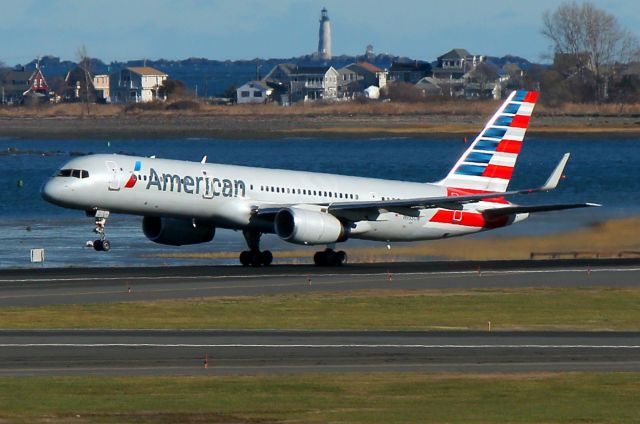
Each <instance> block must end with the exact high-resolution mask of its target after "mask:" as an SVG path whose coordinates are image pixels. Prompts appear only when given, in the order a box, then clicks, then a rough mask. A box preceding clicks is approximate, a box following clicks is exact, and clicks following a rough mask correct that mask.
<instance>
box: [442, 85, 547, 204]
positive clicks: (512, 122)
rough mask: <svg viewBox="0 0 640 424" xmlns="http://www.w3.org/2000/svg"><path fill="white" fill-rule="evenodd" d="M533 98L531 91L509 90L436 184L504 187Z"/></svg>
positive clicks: (465, 187) (479, 188)
mask: <svg viewBox="0 0 640 424" xmlns="http://www.w3.org/2000/svg"><path fill="white" fill-rule="evenodd" d="M536 100H538V93H537V92H535V91H514V92H512V93H511V94H510V95H509V97H508V98H507V100H505V102H504V103H503V104H502V106H500V109H498V111H497V112H496V113H495V115H493V117H492V118H491V119H490V120H489V122H487V125H485V127H484V129H483V130H482V132H480V134H479V135H478V136H477V137H476V139H475V140H474V141H473V143H472V144H471V146H470V147H469V148H468V149H467V151H466V152H464V154H463V155H462V156H461V157H460V159H459V160H458V162H457V163H456V164H455V166H454V167H453V168H452V169H451V171H450V172H449V174H448V175H447V176H446V177H445V179H443V180H442V181H440V182H438V184H440V185H444V186H446V187H449V188H451V189H461V190H463V191H464V190H469V191H473V192H482V191H489V192H503V191H507V186H508V185H509V181H510V180H511V175H512V174H513V168H514V167H515V164H516V160H517V159H518V153H520V148H521V147H522V142H523V140H524V135H525V132H526V131H527V127H528V126H529V119H530V118H531V113H532V112H533V107H534V106H535V103H536Z"/></svg>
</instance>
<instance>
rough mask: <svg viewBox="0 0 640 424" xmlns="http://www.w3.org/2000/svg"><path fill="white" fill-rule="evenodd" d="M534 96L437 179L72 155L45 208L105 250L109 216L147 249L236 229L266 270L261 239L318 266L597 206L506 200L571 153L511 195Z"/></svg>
mask: <svg viewBox="0 0 640 424" xmlns="http://www.w3.org/2000/svg"><path fill="white" fill-rule="evenodd" d="M537 99H538V93H537V92H535V91H513V92H512V93H511V94H510V95H509V96H508V98H507V99H506V100H505V101H504V102H503V103H502V105H501V106H500V107H499V108H498V110H497V111H496V112H495V114H494V115H493V116H492V117H491V119H490V120H489V121H488V122H487V124H486V125H485V127H484V129H483V130H482V131H481V132H480V133H479V134H478V136H477V137H476V138H475V140H474V141H473V142H472V143H471V144H470V146H469V148H468V149H467V150H466V151H465V152H464V154H463V155H462V156H461V157H460V158H459V159H458V161H457V162H456V163H455V165H454V166H453V168H452V169H451V171H450V172H449V173H448V174H447V176H446V177H445V178H443V179H442V180H440V181H438V182H435V183H418V182H406V181H395V180H383V179H376V178H363V177H352V176H343V175H332V174H326V173H312V172H304V171H290V170H281V169H266V168H255V167H247V166H232V165H223V164H213V163H207V158H206V156H205V157H204V158H203V159H202V161H201V162H190V161H180V160H170V159H159V158H156V157H154V156H152V157H136V156H128V155H118V154H96V155H88V156H84V157H79V158H75V159H72V160H71V161H69V162H68V163H66V164H65V165H64V166H63V167H62V168H61V169H60V170H59V171H58V172H57V173H56V174H55V175H54V176H53V177H51V178H50V179H49V180H48V181H47V182H46V183H45V184H44V186H43V187H42V190H41V195H42V197H43V198H44V199H45V200H46V201H48V202H51V203H53V204H56V205H59V206H62V207H65V208H72V209H79V210H84V211H85V212H86V214H87V215H88V216H90V217H93V218H94V219H95V230H94V232H96V233H97V234H98V236H99V239H97V240H95V241H94V242H88V244H89V245H92V246H93V248H94V249H95V250H96V251H108V250H109V249H110V248H111V243H110V242H109V240H107V239H106V235H105V225H106V222H107V218H108V217H109V215H110V213H120V214H133V215H139V216H142V217H143V219H142V231H143V233H144V235H145V236H146V237H147V238H148V239H149V240H151V241H153V242H156V243H160V244H165V245H173V246H180V245H188V244H196V243H206V242H209V241H211V240H213V238H214V236H215V232H216V229H217V228H225V229H231V230H241V231H242V232H243V235H244V238H245V240H246V243H247V246H248V250H245V251H243V252H242V253H240V258H239V259H240V263H241V264H242V265H244V266H268V265H270V264H271V263H272V261H273V255H272V253H271V252H270V251H268V250H265V251H261V250H260V239H261V236H262V235H263V234H276V235H277V236H278V237H280V238H281V239H282V240H284V241H287V242H290V243H295V244H300V245H326V249H324V250H321V251H318V252H317V253H316V254H315V255H314V263H315V264H316V265H319V266H337V265H342V264H344V263H345V262H346V261H347V254H346V253H345V252H344V251H335V250H334V249H335V245H336V243H340V242H343V241H345V240H348V239H363V240H375V241H381V242H385V243H390V242H396V241H403V242H404V241H416V240H434V239H442V238H449V237H454V236H462V235H466V234H472V233H477V232H479V231H487V230H492V229H496V228H500V227H504V226H507V225H510V224H514V223H517V222H520V221H522V220H524V219H525V218H527V217H528V216H529V214H530V213H534V212H544V211H554V210H564V209H573V208H582V207H590V206H600V205H597V204H594V203H569V204H551V205H536V206H519V205H516V204H514V203H511V202H509V201H507V200H506V198H507V197H511V196H516V195H523V194H528V193H534V192H546V191H549V190H553V189H554V188H556V186H557V185H558V182H559V180H560V178H561V177H562V173H563V170H564V167H565V165H566V164H567V161H568V160H569V153H567V154H565V155H564V156H563V157H562V159H561V160H560V162H559V163H558V165H557V166H556V168H555V169H554V170H553V172H552V173H551V175H550V176H549V178H548V179H547V181H546V183H545V184H544V185H542V186H540V187H537V188H532V189H524V190H511V191H508V190H507V187H508V185H509V182H510V180H511V176H512V174H513V170H514V167H515V164H516V159H517V158H518V154H519V153H520V149H521V147H522V143H523V141H524V137H525V133H526V130H527V127H528V125H529V120H530V118H531V114H532V112H533V108H534V106H535V103H536V101H537Z"/></svg>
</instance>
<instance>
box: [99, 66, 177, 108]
mask: <svg viewBox="0 0 640 424" xmlns="http://www.w3.org/2000/svg"><path fill="white" fill-rule="evenodd" d="M168 77H169V76H168V75H167V74H166V73H164V72H162V71H159V70H157V69H154V68H151V67H148V66H139V67H138V66H132V67H127V68H124V69H122V70H121V71H120V72H116V73H115V74H113V75H111V76H110V81H109V92H110V97H111V101H112V102H114V103H126V102H135V103H139V102H150V101H154V100H162V101H164V100H166V96H165V95H164V93H163V90H162V87H163V86H162V83H163V82H164V81H165V80H166V79H167V78H168Z"/></svg>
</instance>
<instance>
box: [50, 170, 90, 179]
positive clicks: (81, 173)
mask: <svg viewBox="0 0 640 424" xmlns="http://www.w3.org/2000/svg"><path fill="white" fill-rule="evenodd" d="M56 177H74V178H89V171H86V170H84V169H61V170H60V171H58V173H57V174H56Z"/></svg>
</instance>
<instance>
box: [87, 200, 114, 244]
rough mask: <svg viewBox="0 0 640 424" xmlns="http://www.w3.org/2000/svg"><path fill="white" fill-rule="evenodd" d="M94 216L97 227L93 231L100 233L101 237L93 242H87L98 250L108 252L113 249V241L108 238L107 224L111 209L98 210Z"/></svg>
mask: <svg viewBox="0 0 640 424" xmlns="http://www.w3.org/2000/svg"><path fill="white" fill-rule="evenodd" d="M93 216H94V217H95V219H96V221H95V224H96V227H95V228H94V229H93V232H94V233H96V234H98V235H99V236H100V238H99V239H98V240H95V241H94V242H93V243H91V242H87V244H91V245H92V246H93V248H94V249H95V250H96V251H98V252H108V251H109V250H110V249H111V243H110V242H109V240H107V239H106V234H105V226H106V225H107V218H108V217H109V211H103V210H96V211H95V214H94V215H93Z"/></svg>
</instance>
